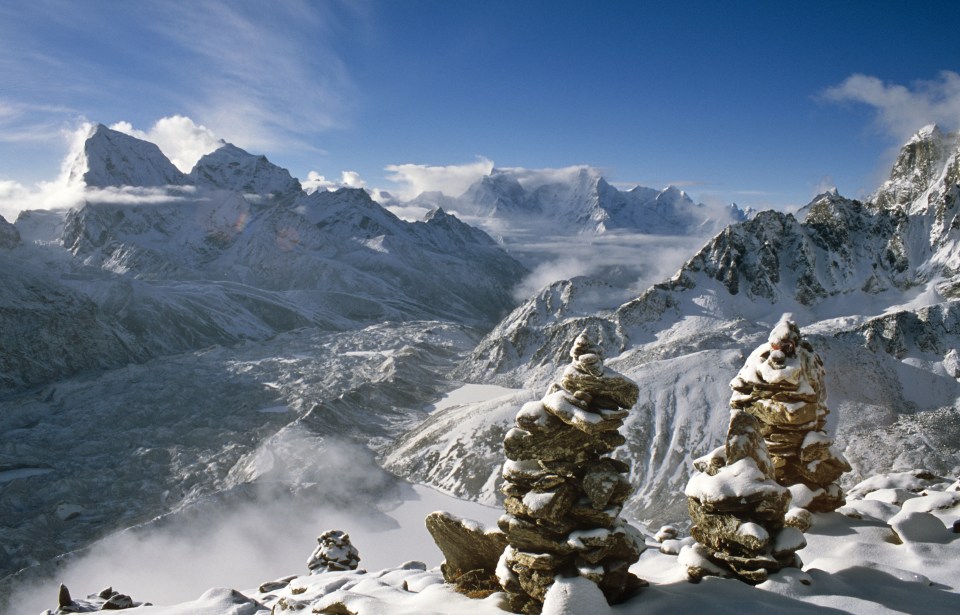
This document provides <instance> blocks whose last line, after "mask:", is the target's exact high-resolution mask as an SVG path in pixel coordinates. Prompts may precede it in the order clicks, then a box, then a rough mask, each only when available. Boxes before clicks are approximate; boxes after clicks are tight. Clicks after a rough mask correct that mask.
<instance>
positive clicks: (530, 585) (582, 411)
mask: <svg viewBox="0 0 960 615" xmlns="http://www.w3.org/2000/svg"><path fill="white" fill-rule="evenodd" d="M570 357H571V359H572V360H571V362H570V365H568V366H567V367H566V369H564V371H563V374H562V376H561V378H560V381H559V382H555V383H553V384H551V385H550V387H549V388H548V390H547V394H546V395H545V396H544V397H543V399H541V400H540V401H534V402H529V403H526V404H524V405H523V407H522V408H521V409H520V412H518V413H517V417H516V426H515V427H514V428H512V429H511V430H510V431H509V432H507V435H506V436H505V438H504V441H503V447H504V451H505V454H506V456H507V459H508V461H507V462H506V463H505V464H504V466H503V478H504V480H505V483H504V486H503V492H504V494H506V496H507V497H506V500H505V501H504V507H505V509H506V514H504V515H503V516H501V517H500V520H499V522H498V525H499V527H500V529H501V530H503V532H504V534H506V537H507V542H508V543H509V544H508V546H507V548H506V549H505V550H504V553H503V555H502V556H501V558H500V562H499V564H498V566H497V578H498V579H499V581H500V585H501V586H502V587H503V589H504V591H505V592H506V593H507V594H508V595H509V597H510V607H511V608H512V609H513V611H514V612H516V613H528V614H536V613H540V612H541V609H542V607H543V601H544V597H545V596H546V593H547V590H548V589H549V588H550V586H551V585H552V584H553V581H554V578H555V577H556V576H557V575H562V576H575V575H580V576H583V577H585V578H587V579H590V580H591V581H593V582H594V583H596V584H597V586H598V587H599V588H600V590H601V591H602V592H603V594H604V595H605V596H606V598H607V601H608V602H610V603H611V604H613V603H617V602H621V601H623V600H626V599H627V598H628V597H629V596H630V595H632V594H633V593H634V592H635V591H636V590H637V589H639V588H640V587H642V586H644V585H646V582H645V581H643V580H641V579H639V578H638V577H637V576H635V575H634V574H633V573H631V572H630V571H629V570H628V569H629V568H630V565H631V564H633V563H634V562H636V561H637V560H638V559H639V558H640V553H641V552H642V551H643V549H644V548H645V546H644V545H643V541H642V540H641V541H640V542H639V544H638V542H637V540H636V538H635V534H634V530H632V528H630V527H629V526H628V525H627V523H626V522H625V521H624V520H623V519H621V518H620V516H619V515H620V511H621V509H622V508H623V503H624V502H625V501H626V499H627V497H628V496H629V495H630V493H631V491H632V488H631V485H630V481H629V479H628V478H627V476H626V474H627V472H628V471H629V469H630V468H629V466H628V465H627V464H626V463H624V462H622V461H619V460H617V459H613V458H611V457H608V456H607V455H608V454H610V453H611V452H612V451H614V450H615V449H616V448H617V447H618V446H620V445H622V444H624V442H625V441H626V439H625V438H624V437H623V436H622V435H620V432H619V431H618V429H619V428H620V426H621V425H623V419H624V418H625V417H626V416H627V414H628V412H629V410H630V408H632V407H633V406H634V404H636V402H637V395H638V393H639V390H638V388H637V385H636V384H635V383H634V382H633V381H632V380H630V379H629V378H626V377H624V376H622V375H620V374H618V373H617V372H615V371H613V370H611V369H609V368H606V367H604V365H603V360H602V358H601V354H600V348H599V346H598V345H597V343H596V341H595V340H594V339H592V338H591V337H590V335H589V334H588V332H587V331H584V332H583V333H581V334H580V335H579V336H578V337H577V339H576V341H575V342H574V344H573V348H572V349H571V351H570Z"/></svg>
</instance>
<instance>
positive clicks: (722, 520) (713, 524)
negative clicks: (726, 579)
mask: <svg viewBox="0 0 960 615" xmlns="http://www.w3.org/2000/svg"><path fill="white" fill-rule="evenodd" d="M761 428H762V425H761V423H760V422H759V421H758V420H757V418H756V417H754V416H752V415H751V414H748V413H747V412H744V411H740V410H734V411H733V412H732V413H731V416H730V426H729V429H728V431H727V439H726V443H725V445H724V446H722V447H720V448H718V449H716V450H714V451H713V452H712V453H710V454H709V455H707V456H705V457H701V458H700V459H698V460H696V461H695V462H694V467H695V468H696V469H697V473H696V474H694V475H693V476H692V477H691V478H690V482H689V483H687V488H686V490H685V493H686V495H687V503H688V507H689V511H690V518H691V520H692V521H693V527H692V528H691V530H690V533H691V534H692V535H693V538H694V539H696V541H697V542H696V543H694V544H693V545H690V546H685V547H683V549H681V551H680V563H681V564H682V565H684V566H686V567H687V574H688V575H689V576H690V578H691V579H693V580H699V579H701V578H702V577H704V576H707V575H719V576H734V577H737V578H739V579H741V580H743V581H746V582H748V583H761V582H763V581H765V580H767V577H768V576H769V574H770V573H772V572H776V571H778V570H780V569H781V568H785V567H789V566H795V567H800V565H801V562H800V559H799V557H798V556H797V555H796V551H798V550H800V549H802V548H803V547H804V546H805V545H806V540H805V539H804V537H803V533H802V532H801V531H800V530H798V529H797V528H795V527H790V526H787V525H786V523H785V517H786V514H787V510H788V508H789V505H790V491H789V490H788V489H787V488H786V487H783V486H781V485H779V484H777V482H776V481H775V480H774V462H773V461H772V460H771V457H770V455H769V454H768V453H767V447H766V444H765V442H764V438H763V436H762V435H761Z"/></svg>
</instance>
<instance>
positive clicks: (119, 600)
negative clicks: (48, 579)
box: [41, 585, 150, 615]
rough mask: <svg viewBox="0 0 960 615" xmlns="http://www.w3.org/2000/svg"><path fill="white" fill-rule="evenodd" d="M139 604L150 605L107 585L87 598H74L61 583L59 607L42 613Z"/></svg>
mask: <svg viewBox="0 0 960 615" xmlns="http://www.w3.org/2000/svg"><path fill="white" fill-rule="evenodd" d="M139 606H150V603H149V602H135V601H134V600H133V599H132V598H131V597H130V596H128V595H126V594H121V593H120V592H118V591H114V589H113V588H112V587H107V588H106V589H103V590H101V591H100V592H99V593H96V594H90V595H89V596H87V597H86V599H79V598H76V599H75V598H73V597H72V596H71V595H70V590H69V589H67V586H66V585H60V591H59V593H58V595H57V608H56V609H47V610H46V611H44V612H43V613H41V615H63V614H65V613H97V612H100V611H119V610H122V609H132V608H135V607H139Z"/></svg>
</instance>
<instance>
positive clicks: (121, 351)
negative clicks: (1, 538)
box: [0, 125, 525, 388]
mask: <svg viewBox="0 0 960 615" xmlns="http://www.w3.org/2000/svg"><path fill="white" fill-rule="evenodd" d="M167 165H169V167H168V166H167ZM74 168H85V169H87V170H86V172H85V174H84V175H83V177H84V179H85V180H86V181H88V182H90V184H89V185H91V186H95V187H104V186H111V187H119V186H123V191H122V193H114V194H108V195H104V194H103V193H101V192H97V191H92V192H89V193H88V199H87V200H86V201H85V202H84V203H83V204H81V205H80V206H78V207H76V208H74V209H72V210H70V211H69V212H67V213H66V214H65V215H62V216H59V217H58V216H56V215H39V213H40V212H25V213H24V214H22V215H21V217H20V219H18V222H17V225H22V226H23V227H24V233H26V234H29V235H30V236H31V237H32V238H34V240H31V241H29V242H18V243H17V244H16V245H14V244H13V242H12V239H11V240H10V241H8V242H6V243H9V244H10V245H11V246H13V247H12V248H10V249H6V250H4V252H3V255H2V256H0V258H3V259H4V266H3V267H2V269H3V271H4V276H10V278H11V280H10V282H9V283H8V284H5V285H4V290H3V291H2V292H3V294H4V297H5V300H6V301H7V302H8V304H9V305H10V309H9V310H6V311H4V312H3V315H2V316H0V318H2V319H3V335H4V337H5V341H6V342H8V344H5V350H7V352H5V353H4V359H3V362H4V364H3V368H4V369H3V370H2V372H0V373H2V382H3V384H4V387H5V388H7V387H14V388H20V387H23V386H29V385H37V384H42V383H44V382H49V381H51V380H55V379H56V378H57V377H62V376H65V375H69V374H72V373H76V372H78V371H83V370H85V369H91V368H98V367H103V366H105V365H122V364H125V363H127V362H130V361H142V360H144V359H145V358H147V357H152V356H161V355H165V354H171V353H177V352H183V351H185V350H191V349H195V348H200V347H203V346H207V345H210V344H234V343H237V342H238V341H240V340H244V339H266V338H268V337H270V336H273V335H276V334H277V333H278V332H281V331H288V330H291V329H295V328H298V327H320V328H323V329H326V330H344V329H350V328H356V327H362V326H365V325H368V324H371V323H374V322H381V321H384V320H398V321H403V320H411V319H441V320H453V321H456V322H460V323H465V324H470V325H476V326H489V324H490V323H492V322H495V321H496V320H497V319H498V318H500V317H502V315H503V314H505V313H506V312H507V311H509V309H510V308H511V307H512V306H513V305H514V300H513V298H512V296H511V295H510V289H511V288H512V287H513V286H514V285H516V284H517V282H519V280H520V279H521V277H522V276H523V275H524V273H525V270H524V268H523V267H522V266H521V265H519V264H518V263H517V262H516V261H514V260H513V259H512V258H511V257H509V256H508V255H507V254H506V253H504V252H503V251H502V250H501V249H500V248H499V247H498V246H497V245H496V244H495V243H494V242H493V241H492V240H491V239H490V238H489V237H487V236H486V235H485V234H484V233H483V232H482V231H479V230H476V229H473V228H470V227H468V226H467V225H466V224H463V223H462V222H460V221H459V220H457V219H456V218H454V217H453V216H449V215H446V214H443V213H439V212H438V213H436V214H433V215H431V216H430V217H428V219H426V220H424V221H421V222H415V223H411V222H405V221H403V220H400V219H398V218H397V217H396V216H394V215H393V214H391V213H390V212H388V211H387V210H385V209H383V208H382V207H381V206H380V205H378V204H377V203H375V202H374V201H372V200H371V199H370V197H369V196H368V195H367V194H366V193H365V192H363V191H362V190H350V189H343V190H340V191H337V192H325V191H324V192H317V193H314V194H311V195H307V194H305V193H303V192H301V191H300V190H299V183H298V182H297V180H295V179H294V178H292V177H290V174H289V173H288V172H287V171H286V170H284V169H280V168H279V167H276V166H274V165H272V164H271V163H269V162H268V161H267V160H266V159H265V158H264V157H262V156H254V155H251V154H248V153H246V152H244V151H243V150H241V149H239V148H236V147H234V146H231V145H224V146H223V147H221V148H220V149H218V150H217V151H215V152H213V153H211V154H209V155H207V156H204V157H203V158H202V159H201V160H200V161H199V162H198V163H197V165H196V167H195V168H194V169H193V171H192V172H191V173H190V174H189V175H182V174H180V175H177V174H178V173H179V171H176V169H175V168H174V167H173V166H172V165H171V164H170V163H169V162H168V161H167V160H166V158H164V157H163V155H162V154H161V153H160V151H159V149H158V148H157V147H156V146H155V145H153V144H151V143H147V142H145V141H141V140H138V139H135V138H133V137H129V136H127V135H124V134H122V133H118V132H116V131H113V130H110V129H108V128H106V127H104V126H102V125H101V126H98V127H97V128H96V129H95V130H94V132H93V133H92V134H91V136H90V137H89V139H88V140H87V143H86V145H85V147H84V149H83V153H82V154H81V155H80V156H79V157H78V159H77V160H76V161H75V164H74ZM170 169H173V171H170ZM131 182H139V183H132V184H131ZM190 182H193V183H194V185H192V186H191V185H185V184H188V183H190ZM160 184H164V185H166V184H178V185H174V186H169V185H167V186H166V187H160ZM181 185H182V186H181ZM251 192H252V193H253V194H251ZM7 226H10V225H7ZM4 228H5V227H4ZM13 228H14V229H15V228H16V226H14V227H13ZM8 230H9V229H8ZM7 235H9V236H10V237H11V238H12V237H14V235H13V233H12V231H11V232H7V233H5V234H4V236H5V237H6V236H7ZM21 244H22V245H21ZM18 246H19V247H18ZM64 248H65V249H66V250H64ZM38 269H40V270H42V271H37V270H38ZM26 280H30V282H29V283H26V282H25V281H26ZM47 306H49V307H47ZM70 306H76V309H73V308H71V307H70ZM45 315H46V316H45ZM31 323H32V324H31ZM28 324H29V325H30V326H26V325H28ZM57 332H69V333H68V334H60V333H57ZM28 349H29V350H28Z"/></svg>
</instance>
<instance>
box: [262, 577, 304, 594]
mask: <svg viewBox="0 0 960 615" xmlns="http://www.w3.org/2000/svg"><path fill="white" fill-rule="evenodd" d="M296 578H297V575H291V576H288V577H283V578H282V579H277V580H276V581H267V582H266V583H261V584H260V587H259V588H257V589H259V590H260V593H261V594H265V593H267V592H275V591H277V590H278V589H283V588H284V587H286V586H287V585H290V581H292V580H294V579H296Z"/></svg>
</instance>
